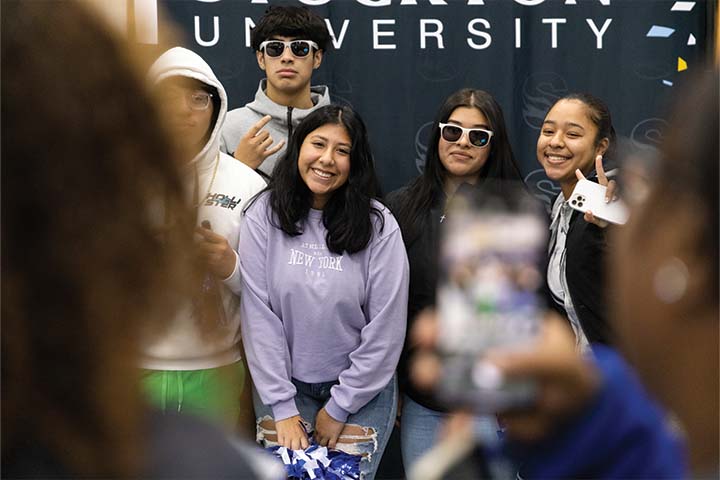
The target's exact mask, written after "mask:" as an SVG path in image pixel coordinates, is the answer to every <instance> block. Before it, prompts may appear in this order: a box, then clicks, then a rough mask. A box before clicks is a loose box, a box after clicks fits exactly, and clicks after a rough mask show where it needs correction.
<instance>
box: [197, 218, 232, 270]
mask: <svg viewBox="0 0 720 480" xmlns="http://www.w3.org/2000/svg"><path fill="white" fill-rule="evenodd" d="M203 225H204V226H203V227H196V228H195V233H197V234H198V235H199V236H200V240H199V242H198V243H197V244H196V245H197V252H198V254H199V256H200V258H201V259H202V260H203V261H204V262H205V265H206V266H207V268H208V270H210V272H211V273H212V274H213V275H215V276H216V277H218V278H221V279H225V278H228V277H229V276H230V275H232V273H233V271H234V270H235V262H236V258H237V257H236V256H235V251H234V250H233V249H232V248H231V247H230V244H229V243H228V241H227V239H226V238H225V237H223V236H222V235H219V234H217V233H215V232H213V231H212V230H210V228H207V227H209V226H210V224H209V222H207V221H204V222H203Z"/></svg>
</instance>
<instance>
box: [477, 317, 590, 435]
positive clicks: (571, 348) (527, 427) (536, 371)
mask: <svg viewBox="0 0 720 480" xmlns="http://www.w3.org/2000/svg"><path fill="white" fill-rule="evenodd" d="M486 358H487V360H488V361H490V362H492V363H494V364H495V365H496V366H498V367H499V368H500V370H501V371H502V372H503V374H504V376H505V377H506V378H522V379H531V380H534V381H536V382H537V384H538V387H539V390H538V396H537V399H536V401H535V404H534V405H533V406H532V407H529V408H526V409H523V410H516V411H508V412H504V413H503V414H501V415H500V416H499V418H500V420H501V423H502V425H503V426H504V427H505V431H506V433H507V435H508V436H510V437H511V438H515V439H517V440H522V441H537V440H539V439H541V438H542V437H544V436H545V435H547V434H548V433H550V431H551V430H552V429H553V428H554V427H555V426H557V425H558V424H559V423H560V422H561V421H562V420H564V419H566V418H568V417H570V416H572V415H573V414H575V413H577V412H578V411H579V410H580V409H582V408H583V407H585V406H586V405H587V403H588V402H589V400H590V398H591V397H592V396H593V395H594V394H595V392H596V391H597V389H598V387H599V384H600V379H599V375H598V373H597V371H596V370H595V368H594V367H593V366H592V365H591V364H590V363H589V362H588V361H587V360H586V359H584V358H583V357H581V356H580V354H578V353H577V350H576V348H575V339H574V336H573V334H572V332H571V331H570V329H569V327H568V326H567V322H564V321H563V320H562V319H560V317H558V316H557V315H552V316H549V317H548V318H547V320H546V321H545V323H544V324H543V330H542V334H541V336H540V338H539V340H538V343H537V344H536V345H535V346H534V347H533V348H532V349H531V350H527V351H513V352H511V353H510V352H500V351H495V352H492V353H488V355H487V357H486Z"/></svg>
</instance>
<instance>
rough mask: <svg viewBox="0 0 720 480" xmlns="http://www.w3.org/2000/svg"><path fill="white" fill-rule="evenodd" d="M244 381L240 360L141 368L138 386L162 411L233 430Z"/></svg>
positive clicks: (242, 366) (243, 371) (238, 412)
mask: <svg viewBox="0 0 720 480" xmlns="http://www.w3.org/2000/svg"><path fill="white" fill-rule="evenodd" d="M244 381H245V368H244V365H243V362H242V360H241V361H239V362H236V363H233V364H230V365H226V366H224V367H218V368H208V369H205V370H143V374H142V389H143V391H144V392H145V395H146V396H147V398H148V400H149V401H150V403H151V404H152V405H153V406H154V407H157V408H159V409H160V410H162V411H163V412H177V413H188V414H191V415H198V416H201V417H203V418H206V419H208V420H210V421H212V422H213V423H215V424H219V425H221V426H223V427H225V428H229V429H235V428H236V425H237V421H238V417H239V414H240V395H241V393H242V390H243V383H244Z"/></svg>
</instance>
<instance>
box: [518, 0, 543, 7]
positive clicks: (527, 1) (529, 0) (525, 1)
mask: <svg viewBox="0 0 720 480" xmlns="http://www.w3.org/2000/svg"><path fill="white" fill-rule="evenodd" d="M544 1H545V0H515V3H519V4H520V5H525V6H526V7H534V6H535V5H540V4H541V3H543V2H544Z"/></svg>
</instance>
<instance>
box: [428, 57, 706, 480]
mask: <svg viewBox="0 0 720 480" xmlns="http://www.w3.org/2000/svg"><path fill="white" fill-rule="evenodd" d="M691 86H692V87H693V88H692V90H688V92H686V94H685V96H683V97H681V100H680V102H679V103H678V107H677V108H676V110H675V111H674V114H673V115H672V116H671V118H672V119H673V121H672V125H671V127H670V128H669V129H668V133H667V135H666V141H665V144H664V146H663V150H662V156H661V158H660V163H659V169H658V171H657V172H656V175H655V177H654V180H653V183H652V184H651V188H650V192H649V194H648V196H647V198H646V199H645V200H644V202H643V203H642V204H640V206H639V207H638V208H637V210H636V211H635V212H634V213H633V215H632V216H631V219H630V221H629V222H628V224H627V227H626V228H625V229H623V230H622V232H620V233H619V234H618V237H617V244H618V245H617V251H616V252H615V253H614V254H613V255H612V259H611V263H610V264H609V267H610V275H611V276H610V280H611V286H612V291H613V295H612V296H611V298H610V302H611V304H610V307H611V308H610V311H611V313H612V316H611V321H612V323H613V327H614V328H615V329H616V331H617V334H618V340H619V348H620V349H621V351H622V354H623V357H621V356H620V355H619V354H618V353H617V352H616V351H615V350H613V349H611V348H609V347H602V346H598V347H597V348H596V347H593V352H592V354H591V355H588V356H585V357H583V356H580V355H578V354H577V353H575V351H574V347H573V343H574V342H573V337H572V334H571V332H570V331H569V329H567V327H566V326H564V325H562V323H561V322H560V321H558V320H557V319H551V320H550V321H548V322H547V324H546V328H545V331H544V334H543V336H542V337H541V340H540V342H539V343H538V344H537V346H536V347H535V348H534V349H533V350H531V351H527V352H524V353H518V352H514V353H507V352H496V353H495V354H494V355H493V361H494V363H495V364H496V365H497V366H498V367H500V370H501V371H502V372H503V374H504V376H505V377H506V378H527V377H530V378H534V379H535V380H536V381H537V382H538V384H539V387H540V388H539V394H538V398H537V401H536V402H535V404H534V406H533V408H530V409H527V410H524V411H514V412H504V413H503V414H502V415H501V420H502V423H503V424H504V426H505V431H506V434H507V438H508V442H507V445H506V447H507V452H509V453H510V454H511V456H512V458H514V459H515V460H516V461H517V465H518V467H519V469H520V473H521V475H522V477H523V478H580V477H592V478H680V477H689V476H693V477H705V476H708V477H712V478H717V476H718V471H719V469H720V462H719V454H718V433H719V432H718V415H719V412H718V409H719V404H718V391H719V387H720V385H719V384H718V383H719V379H718V375H719V373H720V372H719V371H718V370H719V369H718V217H719V214H718V71H717V70H713V71H711V72H707V73H706V74H705V76H704V77H703V78H702V79H701V80H700V81H698V82H697V83H692V84H691ZM436 328H437V327H436V325H435V322H434V318H433V314H432V313H428V314H426V315H425V316H424V317H423V319H422V321H420V322H419V324H418V327H417V328H416V329H415V331H414V335H415V337H416V339H417V340H418V341H419V342H420V343H421V344H423V345H425V346H426V347H428V346H430V345H432V344H433V342H434V341H433V338H434V336H435V334H436V333H437V332H436ZM623 358H628V359H629V360H630V362H631V363H632V366H633V367H634V369H633V368H631V367H630V366H628V365H627V364H626V363H625V361H624V360H623ZM435 362H436V360H435V358H434V357H432V356H431V354H430V353H428V352H427V351H426V353H425V355H424V356H423V357H421V358H419V359H418V362H417V363H416V364H415V367H416V368H415V369H414V373H415V374H416V377H415V378H416V379H417V380H418V381H419V382H420V383H421V384H423V385H426V386H427V385H431V384H433V382H434V380H435V379H436V378H437V375H438V374H440V373H439V371H438V369H437V368H436V367H437V363H435ZM432 371H435V372H436V373H435V374H433V373H432ZM635 371H637V373H638V374H639V376H640V378H638V377H637V375H636V373H635ZM641 381H642V383H641ZM645 388H648V390H649V391H650V392H652V393H648V392H647V391H646V390H645ZM651 395H654V396H651ZM655 398H657V399H658V400H659V401H660V402H662V406H661V405H659V404H657V403H656V400H655ZM666 409H667V410H666ZM668 412H671V413H669V414H668ZM675 416H676V421H673V420H669V419H673V417H675Z"/></svg>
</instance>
